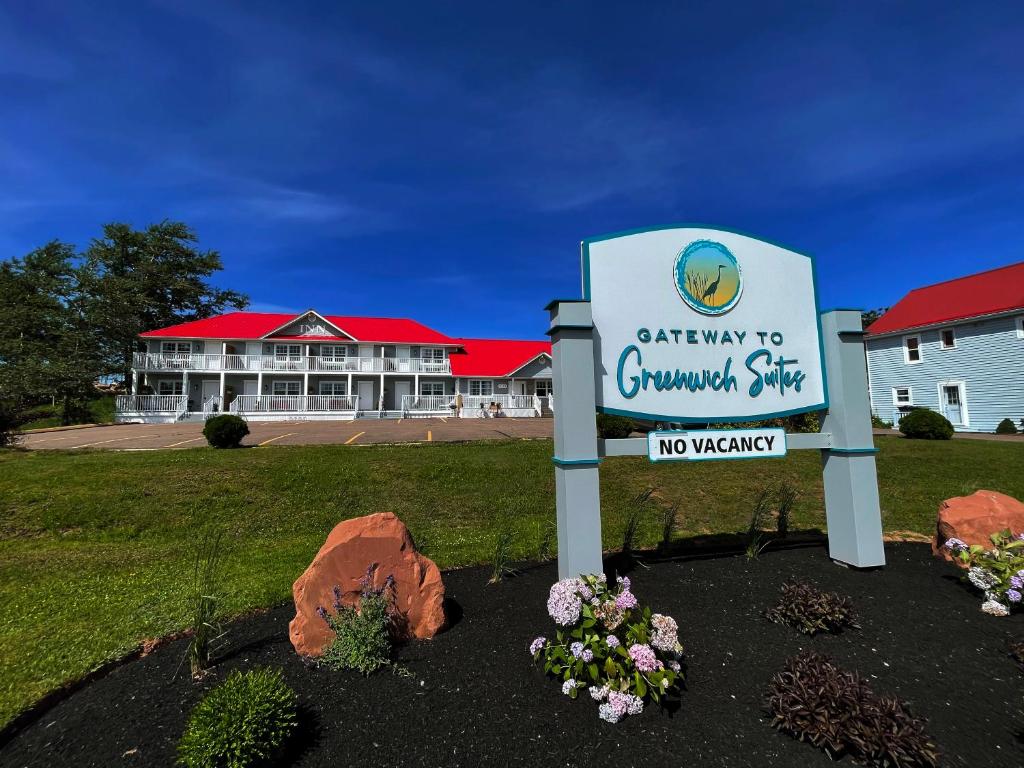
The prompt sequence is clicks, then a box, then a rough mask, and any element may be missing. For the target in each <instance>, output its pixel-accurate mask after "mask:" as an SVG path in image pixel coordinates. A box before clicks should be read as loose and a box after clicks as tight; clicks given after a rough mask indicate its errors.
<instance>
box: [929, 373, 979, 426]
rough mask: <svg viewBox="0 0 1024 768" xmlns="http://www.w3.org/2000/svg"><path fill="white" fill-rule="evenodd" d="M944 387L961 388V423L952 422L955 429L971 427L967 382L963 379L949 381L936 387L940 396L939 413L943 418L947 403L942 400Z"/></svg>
mask: <svg viewBox="0 0 1024 768" xmlns="http://www.w3.org/2000/svg"><path fill="white" fill-rule="evenodd" d="M943 387H959V388H960V423H959V424H957V423H955V422H951V423H952V424H953V426H954V427H969V426H971V414H970V412H969V411H968V410H967V382H966V381H964V380H963V379H947V380H945V381H940V382H939V383H938V384H937V385H936V389H937V391H938V395H939V413H941V414H942V415H943V416H945V415H946V413H945V401H944V400H943V399H942V388H943Z"/></svg>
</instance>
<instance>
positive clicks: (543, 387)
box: [533, 379, 551, 397]
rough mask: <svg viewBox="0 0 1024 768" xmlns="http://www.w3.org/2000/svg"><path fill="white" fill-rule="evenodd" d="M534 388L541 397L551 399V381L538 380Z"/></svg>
mask: <svg viewBox="0 0 1024 768" xmlns="http://www.w3.org/2000/svg"><path fill="white" fill-rule="evenodd" d="M533 386H534V387H535V389H534V391H535V392H536V393H537V394H538V395H540V396H541V397H551V379H537V381H536V382H535V383H534V385H533Z"/></svg>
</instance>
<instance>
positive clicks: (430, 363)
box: [420, 347, 444, 371]
mask: <svg viewBox="0 0 1024 768" xmlns="http://www.w3.org/2000/svg"><path fill="white" fill-rule="evenodd" d="M420 363H421V364H422V366H423V370H425V371H443V370H444V350H443V349H441V348H440V347H422V348H421V349H420Z"/></svg>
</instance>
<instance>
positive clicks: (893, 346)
mask: <svg viewBox="0 0 1024 768" xmlns="http://www.w3.org/2000/svg"><path fill="white" fill-rule="evenodd" d="M865 349H866V353H867V361H868V378H869V381H870V384H871V390H870V391H871V406H872V410H873V412H874V413H875V414H876V415H877V416H879V417H880V418H882V419H884V420H886V421H892V422H893V423H894V424H895V423H897V422H898V421H899V419H900V418H902V417H903V416H904V415H906V414H907V413H908V412H909V411H910V410H913V409H914V408H930V409H932V410H935V411H938V412H939V413H942V414H943V415H944V416H946V418H948V419H949V420H950V422H951V423H952V424H953V426H954V428H955V429H956V430H958V431H964V432H993V431H995V428H996V426H997V425H998V424H999V422H1001V421H1002V420H1003V419H1010V420H1011V421H1013V422H1014V423H1015V424H1016V425H1017V426H1018V428H1021V427H1024V262H1020V263H1017V264H1011V265H1009V266H1006V267H1000V268H998V269H990V270H987V271H985V272H978V273H976V274H973V275H967V276H966V277H960V278H957V279H955V280H947V281H945V282H942V283H936V284H934V285H928V286H925V287H923V288H915V289H914V290H912V291H911V292H910V293H908V294H907V295H906V296H904V297H903V298H902V299H900V300H899V301H898V302H897V303H896V304H894V305H893V306H892V307H891V308H890V309H889V310H888V311H887V312H886V313H885V314H883V315H882V316H881V317H880V318H878V319H877V320H876V321H875V322H873V323H872V324H871V325H870V326H869V327H868V328H867V330H866V336H865Z"/></svg>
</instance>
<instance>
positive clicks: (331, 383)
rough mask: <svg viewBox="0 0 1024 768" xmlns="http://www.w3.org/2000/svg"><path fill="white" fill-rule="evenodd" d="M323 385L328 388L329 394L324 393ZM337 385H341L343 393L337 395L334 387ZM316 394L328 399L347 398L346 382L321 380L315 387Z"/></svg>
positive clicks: (343, 380)
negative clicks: (329, 389) (328, 397)
mask: <svg viewBox="0 0 1024 768" xmlns="http://www.w3.org/2000/svg"><path fill="white" fill-rule="evenodd" d="M324 384H327V385H329V386H330V388H331V391H330V392H324ZM339 384H341V387H342V389H344V390H345V391H344V392H341V393H338V392H336V391H335V387H337V386H338V385H339ZM317 394H318V395H326V396H330V397H348V381H347V380H346V379H321V380H320V382H319V384H318V385H317Z"/></svg>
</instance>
